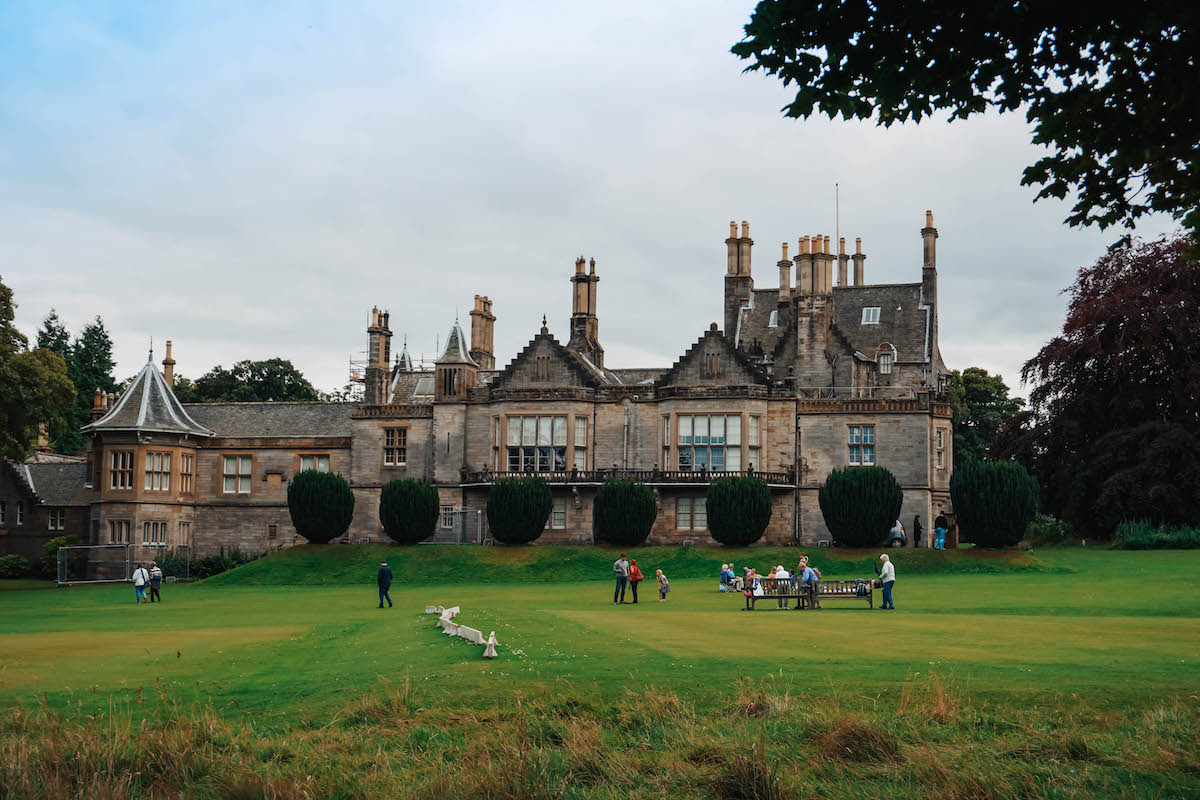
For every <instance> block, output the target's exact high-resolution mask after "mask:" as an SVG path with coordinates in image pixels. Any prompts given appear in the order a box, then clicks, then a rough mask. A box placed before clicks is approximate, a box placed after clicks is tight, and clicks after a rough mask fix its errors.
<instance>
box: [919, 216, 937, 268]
mask: <svg viewBox="0 0 1200 800" xmlns="http://www.w3.org/2000/svg"><path fill="white" fill-rule="evenodd" d="M937 237H938V232H937V228H935V227H933V212H932V211H926V212H925V227H924V228H922V229H921V239H922V241H923V242H924V244H925V248H924V249H925V260H924V262H922V266H926V267H931V268H932V269H937Z"/></svg>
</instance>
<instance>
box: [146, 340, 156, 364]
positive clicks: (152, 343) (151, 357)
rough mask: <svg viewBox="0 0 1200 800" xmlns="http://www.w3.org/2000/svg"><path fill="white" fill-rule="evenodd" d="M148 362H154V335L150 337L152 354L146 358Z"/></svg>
mask: <svg viewBox="0 0 1200 800" xmlns="http://www.w3.org/2000/svg"><path fill="white" fill-rule="evenodd" d="M146 362H147V363H150V364H153V363H154V337H153V336H151V337H150V355H149V357H148V358H147V359H146Z"/></svg>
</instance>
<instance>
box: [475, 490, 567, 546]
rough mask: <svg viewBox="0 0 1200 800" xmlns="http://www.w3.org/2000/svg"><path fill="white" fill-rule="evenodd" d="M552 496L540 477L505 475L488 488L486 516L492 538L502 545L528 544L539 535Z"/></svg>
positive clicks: (544, 526) (551, 502) (542, 528)
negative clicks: (504, 477) (511, 476)
mask: <svg viewBox="0 0 1200 800" xmlns="http://www.w3.org/2000/svg"><path fill="white" fill-rule="evenodd" d="M552 505H553V499H552V498H551V496H550V486H549V484H547V483H546V482H545V481H544V480H542V479H541V478H507V479H504V480H499V481H496V482H495V483H494V484H492V488H491V489H490V490H489V491H488V499H487V519H488V528H490V529H491V532H492V537H493V538H494V539H495V540H496V541H498V542H501V543H503V544H528V543H529V542H532V541H534V540H535V539H537V538H538V537H539V536H541V535H542V531H543V530H545V528H546V520H547V519H548V518H549V517H550V507H551V506H552Z"/></svg>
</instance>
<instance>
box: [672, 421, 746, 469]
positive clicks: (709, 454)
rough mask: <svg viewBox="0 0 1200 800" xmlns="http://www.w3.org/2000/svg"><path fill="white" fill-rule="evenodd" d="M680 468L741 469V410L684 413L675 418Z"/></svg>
mask: <svg viewBox="0 0 1200 800" xmlns="http://www.w3.org/2000/svg"><path fill="white" fill-rule="evenodd" d="M676 429H677V439H676V441H677V445H676V446H677V448H678V451H679V455H678V461H677V463H678V465H679V467H678V468H679V471H680V472H693V471H695V472H699V471H701V470H707V471H712V472H740V471H741V469H742V418H741V415H740V414H681V415H679V418H678V420H677V421H676Z"/></svg>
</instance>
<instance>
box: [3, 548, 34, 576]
mask: <svg viewBox="0 0 1200 800" xmlns="http://www.w3.org/2000/svg"><path fill="white" fill-rule="evenodd" d="M28 574H29V559H28V558H26V557H25V556H19V555H17V554H16V553H11V554H9V555H7V556H0V578H21V577H24V576H25V575H28Z"/></svg>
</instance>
